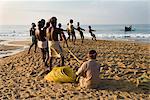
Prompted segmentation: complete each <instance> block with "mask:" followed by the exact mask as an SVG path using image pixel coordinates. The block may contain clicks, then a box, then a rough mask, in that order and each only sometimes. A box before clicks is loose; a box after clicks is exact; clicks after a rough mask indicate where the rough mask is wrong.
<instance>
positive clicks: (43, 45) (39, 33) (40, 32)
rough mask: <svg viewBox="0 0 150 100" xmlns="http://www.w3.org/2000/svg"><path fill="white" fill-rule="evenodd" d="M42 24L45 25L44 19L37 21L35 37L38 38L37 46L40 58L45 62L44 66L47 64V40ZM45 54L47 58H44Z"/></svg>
mask: <svg viewBox="0 0 150 100" xmlns="http://www.w3.org/2000/svg"><path fill="white" fill-rule="evenodd" d="M44 25H45V20H44V19H42V20H41V21H39V22H38V29H37V30H36V34H35V35H36V38H37V40H38V43H37V44H38V47H39V48H40V49H41V52H42V60H43V62H44V64H45V66H47V59H48V44H47V40H46V37H45V34H46V33H44V32H45V31H44ZM46 56H47V59H46Z"/></svg>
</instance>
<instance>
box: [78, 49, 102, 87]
mask: <svg viewBox="0 0 150 100" xmlns="http://www.w3.org/2000/svg"><path fill="white" fill-rule="evenodd" d="M96 55H97V53H96V51H95V50H91V51H89V53H88V61H86V62H84V63H83V64H82V65H81V67H80V68H79V69H78V71H77V72H76V75H77V76H80V79H79V84H80V87H81V88H98V82H99V80H100V78H99V75H100V66H99V64H98V63H97V62H96Z"/></svg>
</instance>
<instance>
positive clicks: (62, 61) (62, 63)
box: [61, 56, 65, 66]
mask: <svg viewBox="0 0 150 100" xmlns="http://www.w3.org/2000/svg"><path fill="white" fill-rule="evenodd" d="M64 59H65V58H64V56H61V66H64V65H65V64H64Z"/></svg>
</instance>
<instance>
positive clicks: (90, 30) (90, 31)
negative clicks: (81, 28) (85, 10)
mask: <svg viewBox="0 0 150 100" xmlns="http://www.w3.org/2000/svg"><path fill="white" fill-rule="evenodd" d="M93 31H95V30H93V29H92V28H91V26H89V33H91V36H92V40H95V41H96V36H95V34H93Z"/></svg>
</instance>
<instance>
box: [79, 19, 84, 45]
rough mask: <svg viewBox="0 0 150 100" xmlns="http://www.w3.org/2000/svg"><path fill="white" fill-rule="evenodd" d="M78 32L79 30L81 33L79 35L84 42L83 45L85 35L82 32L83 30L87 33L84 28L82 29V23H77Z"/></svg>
mask: <svg viewBox="0 0 150 100" xmlns="http://www.w3.org/2000/svg"><path fill="white" fill-rule="evenodd" d="M77 30H78V31H79V33H80V36H81V40H82V43H83V40H84V35H83V32H82V30H83V31H85V29H83V28H81V27H80V23H79V22H78V23H77Z"/></svg>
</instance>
